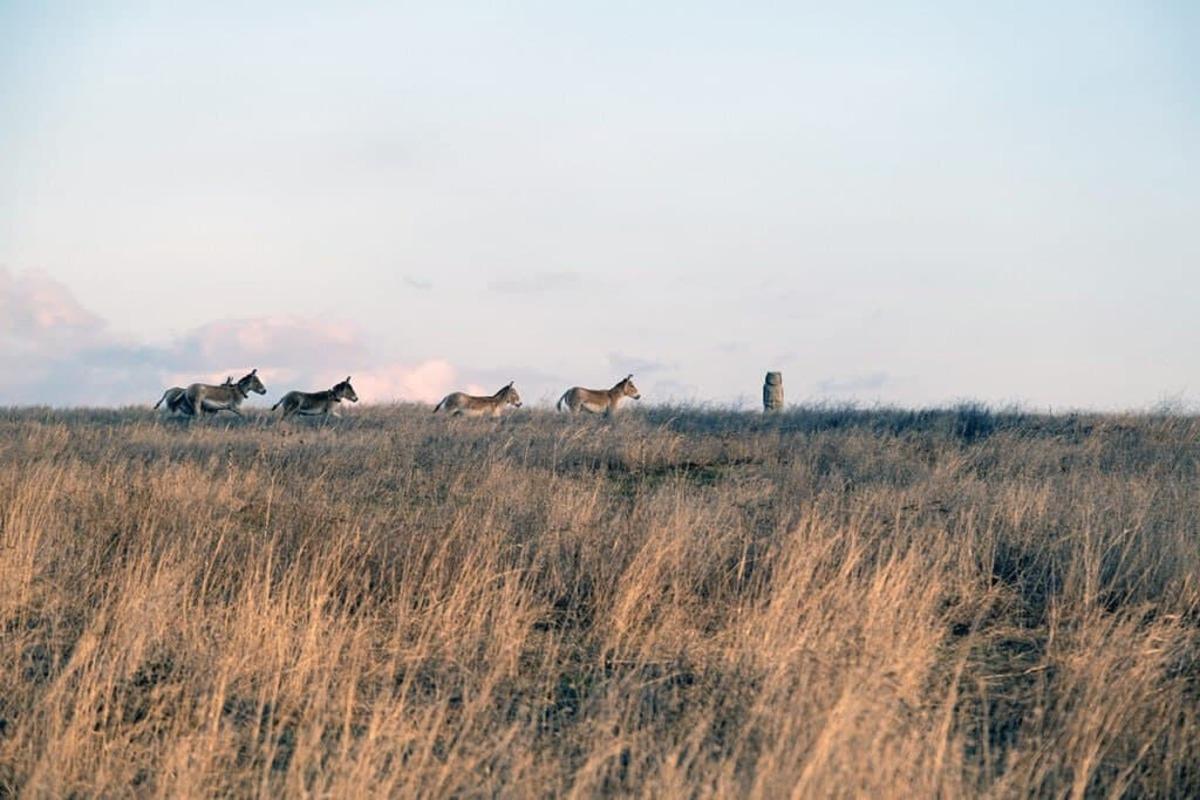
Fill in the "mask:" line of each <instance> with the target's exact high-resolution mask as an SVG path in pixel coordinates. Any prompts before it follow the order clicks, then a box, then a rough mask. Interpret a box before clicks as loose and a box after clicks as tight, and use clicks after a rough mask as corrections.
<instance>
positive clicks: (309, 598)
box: [0, 406, 1200, 797]
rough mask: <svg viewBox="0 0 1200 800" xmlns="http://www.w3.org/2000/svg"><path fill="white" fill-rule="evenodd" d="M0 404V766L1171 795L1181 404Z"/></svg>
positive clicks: (226, 777)
mask: <svg viewBox="0 0 1200 800" xmlns="http://www.w3.org/2000/svg"><path fill="white" fill-rule="evenodd" d="M356 411H357V412H358V413H356V414H354V415H353V416H352V417H351V418H347V419H344V420H342V421H340V422H337V423H334V424H331V425H323V424H309V423H307V422H304V421H300V422H296V423H288V424H283V425H280V424H277V423H275V422H273V421H269V420H268V419H267V418H266V416H265V415H261V414H251V415H249V416H248V418H247V419H245V420H232V421H230V420H221V421H213V420H206V421H203V422H199V423H193V424H190V425H189V424H187V423H183V422H177V421H164V420H161V419H158V418H155V417H153V416H152V415H151V414H150V413H149V412H147V411H145V410H119V411H75V412H55V411H48V410H40V409H23V410H8V411H0V526H2V529H0V626H2V627H0V636H2V637H3V647H0V796H4V795H5V794H6V793H12V792H20V791H23V792H28V793H34V794H51V795H66V794H69V793H71V792H77V793H80V794H83V795H94V794H103V795H106V796H120V795H128V794H132V795H162V796H180V795H193V796H198V795H212V794H214V793H228V792H233V793H237V794H271V795H274V794H279V793H286V794H288V795H289V796H299V795H304V794H317V795H336V796H351V795H355V794H359V793H361V792H364V791H367V792H372V793H377V794H380V793H381V794H418V793H419V794H447V793H458V794H462V795H468V796H477V795H490V794H495V793H504V794H520V795H525V794H576V795H594V794H600V793H617V794H626V793H635V794H654V795H657V796H667V795H680V794H696V795H709V794H723V795H736V796H747V795H749V796H779V795H781V794H788V793H791V792H793V791H798V792H800V793H802V794H804V795H809V796H812V795H865V794H871V795H874V796H882V795H901V794H908V795H913V796H934V795H938V794H942V795H961V794H978V793H985V794H989V795H995V796H1022V795H1028V794H1038V795H1044V796H1079V797H1082V796H1093V795H1094V796H1100V795H1112V796H1120V795H1123V794H1124V795H1130V796H1189V795H1191V796H1195V795H1198V794H1200V768H1198V767H1197V764H1198V763H1200V702H1198V701H1200V677H1198V675H1200V577H1198V576H1200V532H1198V528H1200V518H1198V512H1200V477H1198V475H1197V465H1198V463H1200V444H1198V442H1200V421H1197V420H1196V419H1194V418H1189V417H1179V416H1152V415H1146V416H1129V417H1114V416H1071V417H1052V416H1038V415H1028V414H1018V413H1013V414H994V413H991V412H988V411H986V410H984V409H980V408H972V407H963V408H960V409H954V410H949V411H928V412H906V411H889V410H878V411H856V410H846V409H808V410H799V411H794V412H790V413H787V414H782V415H777V416H774V417H772V418H769V419H764V418H762V417H760V416H757V415H750V414H738V413H722V412H707V411H700V410H689V409H669V408H651V409H647V410H643V411H639V412H634V413H630V414H627V415H623V416H620V417H618V418H617V419H616V420H614V421H611V422H609V421H604V420H597V419H586V420H571V419H566V418H563V417H560V416H556V415H552V414H549V413H545V412H532V413H519V414H517V415H515V416H513V417H511V418H507V419H504V420H501V421H493V420H447V419H444V418H441V417H434V416H432V415H430V414H429V412H428V409H421V408H415V407H404V406H400V407H394V408H365V409H356Z"/></svg>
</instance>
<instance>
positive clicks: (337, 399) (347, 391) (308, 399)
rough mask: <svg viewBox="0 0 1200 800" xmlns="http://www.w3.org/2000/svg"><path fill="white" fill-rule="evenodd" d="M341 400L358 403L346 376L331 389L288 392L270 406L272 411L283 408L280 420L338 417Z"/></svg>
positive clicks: (348, 377)
mask: <svg viewBox="0 0 1200 800" xmlns="http://www.w3.org/2000/svg"><path fill="white" fill-rule="evenodd" d="M343 400H349V401H350V402H351V403H357V402H358V395H357V394H356V393H355V392H354V387H353V386H351V385H350V376H349V375H347V376H346V380H344V381H342V382H341V383H337V384H334V387H333V388H332V389H326V390H324V391H321V392H299V391H291V392H288V393H287V394H285V395H284V396H283V397H281V398H280V399H279V402H278V403H276V404H275V405H273V406H271V410H272V411H274V410H275V409H277V408H279V407H280V406H283V416H282V417H280V419H287V418H288V417H290V416H292V415H293V414H300V415H301V416H306V417H311V416H334V417H340V416H341V414H340V413H339V412H338V405H339V404H340V403H341V402H342V401H343Z"/></svg>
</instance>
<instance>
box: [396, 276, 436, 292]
mask: <svg viewBox="0 0 1200 800" xmlns="http://www.w3.org/2000/svg"><path fill="white" fill-rule="evenodd" d="M401 282H402V283H403V284H404V285H405V286H407V287H408V288H410V289H416V290H417V291H421V292H428V291H429V290H430V289H432V288H433V281H427V280H425V279H424V278H414V277H412V276H411V275H405V276H404V277H403V278H402V279H401Z"/></svg>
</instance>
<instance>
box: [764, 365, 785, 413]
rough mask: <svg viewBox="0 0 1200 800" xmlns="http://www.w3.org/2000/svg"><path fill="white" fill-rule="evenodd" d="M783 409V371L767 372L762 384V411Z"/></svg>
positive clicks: (768, 411)
mask: <svg viewBox="0 0 1200 800" xmlns="http://www.w3.org/2000/svg"><path fill="white" fill-rule="evenodd" d="M782 410H783V373H782V372H768V373H767V380H766V382H765V383H764V384H763V413H764V414H767V413H770V412H772V411H782Z"/></svg>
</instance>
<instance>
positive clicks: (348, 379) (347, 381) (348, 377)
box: [346, 375, 350, 383]
mask: <svg viewBox="0 0 1200 800" xmlns="http://www.w3.org/2000/svg"><path fill="white" fill-rule="evenodd" d="M349 382H350V376H349V375H347V376H346V383H349Z"/></svg>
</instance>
